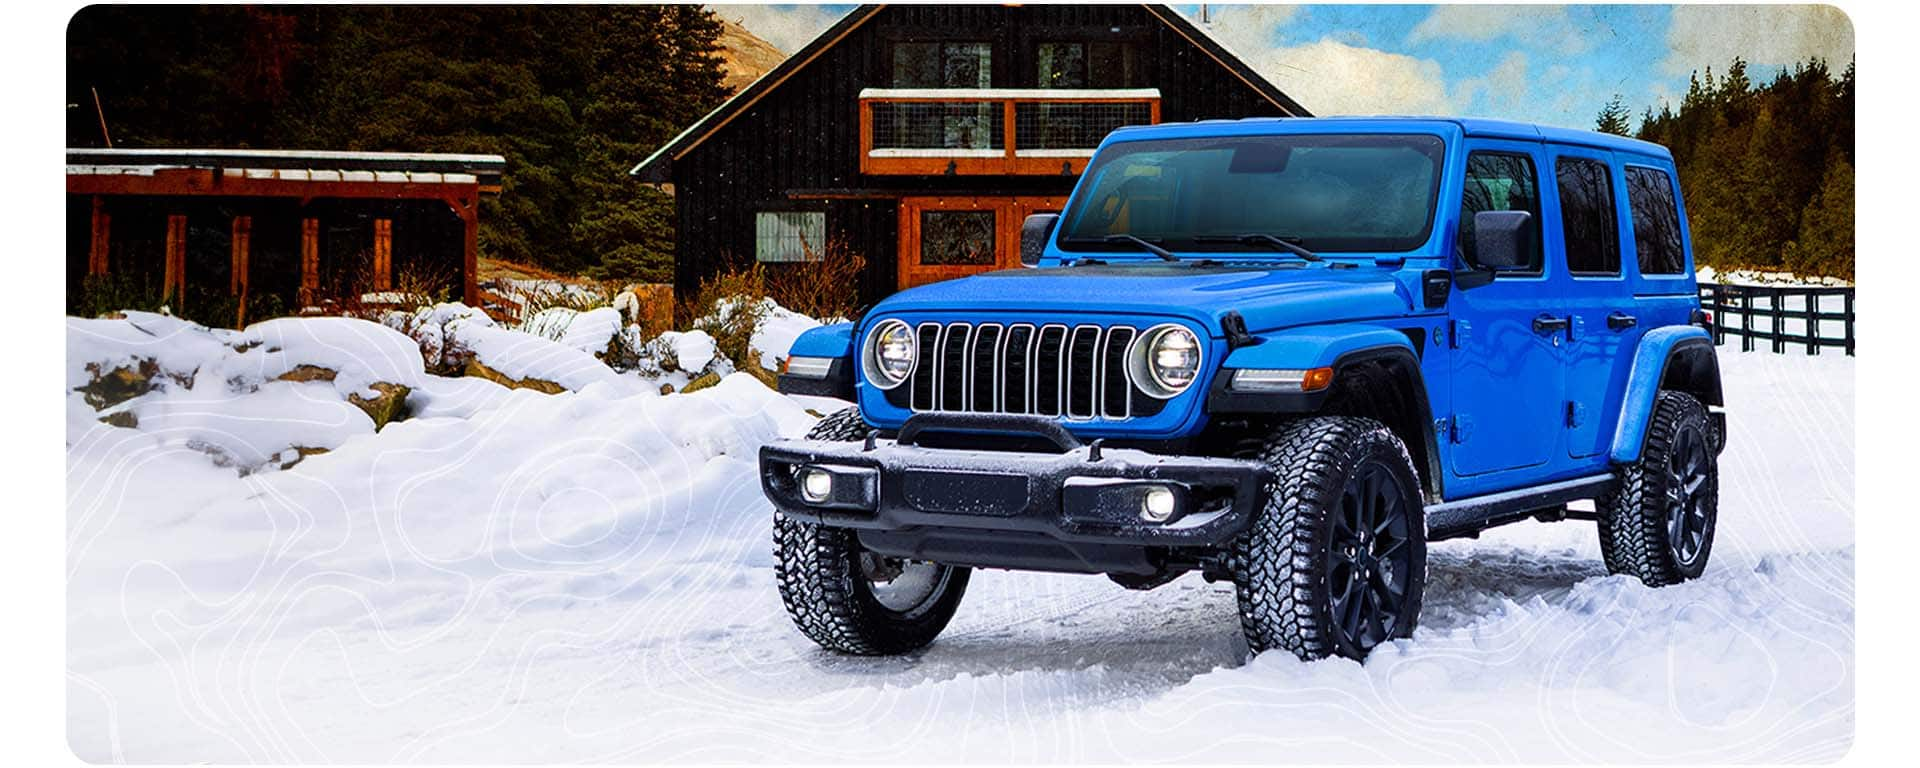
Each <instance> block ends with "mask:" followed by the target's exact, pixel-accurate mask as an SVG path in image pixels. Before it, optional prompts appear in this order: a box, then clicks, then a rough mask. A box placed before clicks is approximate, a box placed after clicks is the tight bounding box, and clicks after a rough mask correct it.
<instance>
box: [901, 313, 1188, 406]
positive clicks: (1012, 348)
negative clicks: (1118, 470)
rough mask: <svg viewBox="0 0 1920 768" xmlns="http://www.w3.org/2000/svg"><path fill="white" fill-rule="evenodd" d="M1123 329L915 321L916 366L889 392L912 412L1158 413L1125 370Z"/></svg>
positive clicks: (1129, 332)
mask: <svg viewBox="0 0 1920 768" xmlns="http://www.w3.org/2000/svg"><path fill="white" fill-rule="evenodd" d="M1139 335H1140V331H1139V330H1138V329H1136V328H1133V327H1131V326H1125V325H1112V326H1099V325H1065V324H1060V323H1047V324H1041V325H1035V324H1032V323H1014V324H1011V325H1009V324H1003V323H946V324H941V323H921V324H919V325H918V326H915V327H914V340H915V343H916V344H917V345H918V350H917V351H918V353H919V354H918V360H919V363H918V365H916V366H915V367H914V371H913V374H912V375H911V376H910V377H909V378H908V380H907V382H906V385H905V386H902V387H899V388H896V389H894V390H893V391H891V392H889V393H888V395H889V399H890V400H892V401H893V402H894V404H895V405H900V406H905V407H907V408H910V409H911V410H913V411H915V412H926V411H962V412H973V413H1021V414H1034V415H1040V416H1057V417H1062V418H1066V419H1070V420H1079V421H1089V420H1093V419H1127V418H1132V417H1135V416H1146V415H1151V414H1153V413H1157V412H1159V410H1160V408H1161V406H1162V404H1163V403H1162V401H1160V400H1156V399H1154V398H1151V397H1147V396H1146V395H1145V394H1144V393H1141V392H1139V391H1138V390H1137V389H1136V388H1135V387H1134V386H1133V381H1132V379H1131V377H1130V375H1129V374H1128V366H1127V350H1128V347H1129V346H1131V345H1132V344H1133V341H1134V339H1135V338H1138V337H1139Z"/></svg>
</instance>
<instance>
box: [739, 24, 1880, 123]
mask: <svg viewBox="0 0 1920 768" xmlns="http://www.w3.org/2000/svg"><path fill="white" fill-rule="evenodd" d="M712 7H713V8H714V10H716V11H718V12H720V13H721V15H723V16H726V17H728V18H731V19H734V20H736V21H741V22H742V23H743V24H744V25H745V26H746V27H747V29H749V30H751V31H753V32H754V33H755V34H757V35H759V36H761V37H764V38H766V39H767V40H768V41H769V42H772V43H773V44H774V45H776V46H778V47H780V48H781V49H782V50H785V51H792V50H795V49H797V48H798V47H800V46H801V45H804V44H805V43H806V41H807V40H808V39H811V38H812V37H813V36H814V35H816V34H818V33H819V32H820V31H821V30H824V29H825V28H826V27H827V26H828V25H830V24H832V23H833V21H834V20H835V19H837V18H838V17H839V16H840V15H841V14H844V13H845V12H846V11H847V10H848V9H850V8H851V7H852V6H846V5H818V6H808V5H763V6H712ZM1174 7H1175V8H1177V9H1179V10H1180V11H1181V12H1183V13H1186V14H1187V15H1188V16H1189V17H1192V18H1194V19H1196V20H1197V19H1198V18H1199V17H1200V8H1201V7H1200V6H1199V5H1197V4H1195V5H1184V4H1183V5H1176V6H1174ZM1208 16H1209V17H1210V18H1211V19H1212V23H1211V24H1210V25H1209V28H1210V29H1211V30H1212V31H1213V33H1214V35H1215V36H1216V37H1218V38H1220V39H1221V40H1222V41H1223V42H1225V43H1226V44H1227V45H1228V46H1229V47H1231V48H1232V49H1234V50H1235V51H1237V52H1238V53H1239V54H1240V55H1241V56H1242V57H1243V58H1245V59H1246V60H1247V61H1248V62H1249V63H1251V64H1252V65H1253V66H1254V68H1255V69H1258V70H1260V72H1261V73H1262V74H1265V75H1266V76H1267V78H1268V79H1269V80H1271V81H1273V83H1274V84H1275V85H1277V86H1279V87H1280V89H1281V90H1283V91H1286V92H1287V94H1288V95H1290V96H1293V97H1294V98H1295V99H1297V100H1299V101H1300V102H1301V103H1302V104H1304V105H1306V107H1307V108H1308V109H1310V110H1313V111H1314V112H1315V113H1316V114H1389V113H1415V114H1449V115H1476V116H1484V117H1504V118H1512V119H1519V120H1533V121H1539V122H1544V123H1553V124H1557V125H1565V126H1570V127H1577V128H1587V127H1591V126H1592V124H1593V119H1594V115H1595V114H1596V113H1597V112H1599V110H1600V108H1601V106H1602V105H1604V104H1605V103H1606V101H1607V99H1609V98H1611V97H1612V96H1613V94H1615V93H1618V94H1621V95H1622V96H1623V97H1624V98H1625V99H1626V101H1627V103H1628V105H1629V106H1630V107H1631V108H1632V109H1633V111H1634V113H1635V114H1636V115H1638V113H1639V112H1640V111H1641V110H1642V109H1644V108H1646V107H1648V106H1654V107H1655V108H1656V109H1658V106H1659V104H1661V103H1662V101H1663V100H1667V101H1675V102H1677V100H1678V98H1679V96H1680V95H1681V94H1684V93H1686V89H1687V77H1688V74H1689V73H1690V72H1692V71H1693V70H1695V69H1699V68H1703V67H1705V66H1708V65H1711V66H1713V67H1714V70H1715V71H1716V72H1718V71H1721V70H1722V69H1724V68H1725V66H1726V63H1727V62H1728V61H1729V60H1731V59H1732V58H1733V57H1734V56H1736V55H1738V56H1742V57H1744V58H1746V59H1747V61H1748V62H1749V63H1750V64H1751V65H1752V66H1753V67H1754V71H1756V72H1758V73H1762V74H1765V75H1770V74H1771V72H1772V71H1773V70H1774V69H1776V68H1778V67H1780V66H1787V65H1791V64H1792V63H1794V62H1795V61H1804V60H1805V59H1806V58H1807V57H1808V56H1810V55H1817V56H1822V57H1824V58H1826V59H1828V60H1829V63H1830V65H1831V66H1832V68H1833V69H1834V70H1835V71H1836V72H1837V71H1839V70H1841V69H1844V68H1845V67H1846V64H1847V62H1848V61H1849V60H1850V59H1851V58H1852V56H1853V27H1852V24H1851V22H1850V21H1848V20H1847V18H1846V16H1845V15H1844V14H1843V13H1841V12H1840V11H1838V10H1836V9H1834V8H1832V7H1829V6H1807V5H1797V6H1664V5H1640V6H1580V5H1575V6H1564V5H1531V6H1496V5H1479V6H1432V5H1299V6H1295V5H1212V4H1210V5H1209V6H1208ZM1757 76H1758V75H1757Z"/></svg>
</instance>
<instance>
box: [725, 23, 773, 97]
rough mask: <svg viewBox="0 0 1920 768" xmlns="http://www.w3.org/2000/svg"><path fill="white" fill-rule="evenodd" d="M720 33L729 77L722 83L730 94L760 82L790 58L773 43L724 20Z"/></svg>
mask: <svg viewBox="0 0 1920 768" xmlns="http://www.w3.org/2000/svg"><path fill="white" fill-rule="evenodd" d="M721 25H722V28H721V31H720V40H719V43H720V47H721V49H722V50H721V52H720V58H721V60H722V62H723V64H722V65H721V67H722V69H724V70H725V71H726V73H727V76H726V79H725V80H722V81H721V82H720V85H721V87H723V88H726V89H727V92H728V93H739V92H740V89H742V88H745V87H747V85H748V84H749V83H752V82H753V81H755V80H758V79H760V76H761V75H764V74H766V73H767V72H769V71H771V70H772V69H773V68H774V67H776V66H779V64H780V62H781V60H783V59H785V58H787V54H785V53H783V52H781V50H780V49H779V48H775V47H773V44H772V43H769V42H767V41H765V40H762V39H760V38H759V36H757V35H755V34H753V33H752V32H748V31H747V28H746V27H742V26H740V25H739V24H737V23H735V22H733V21H731V20H728V19H725V18H722V19H721Z"/></svg>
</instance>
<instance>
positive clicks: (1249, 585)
mask: <svg viewBox="0 0 1920 768" xmlns="http://www.w3.org/2000/svg"><path fill="white" fill-rule="evenodd" d="M1255 456H1256V457H1257V458H1258V459H1260V460H1261V461H1264V462H1266V464H1267V465H1268V466H1269V467H1270V468H1272V470H1273V472H1274V475H1275V480H1274V482H1273V483H1272V484H1271V485H1270V486H1269V487H1268V489H1267V494H1266V500H1265V503H1264V507H1263V508H1262V509H1261V510H1260V512H1259V514H1258V515H1257V516H1256V517H1255V518H1254V520H1253V524H1252V527H1251V528H1249V529H1248V531H1247V532H1246V533H1245V534H1243V535H1242V536H1241V537H1240V538H1239V539H1238V540H1237V541H1236V542H1235V544H1234V547H1233V552H1232V558H1231V563H1232V568H1233V580H1234V586H1235V592H1236V593H1237V595H1238V597H1239V604H1240V625H1241V629H1242V630H1243V631H1244V632H1245V634H1246V638H1247V645H1248V646H1249V647H1250V648H1251V650H1252V651H1253V652H1254V653H1259V652H1261V651H1265V650H1269V649H1274V648H1279V649H1284V650H1286V651H1288V652H1289V653H1292V654H1293V655H1295V656H1298V657H1300V658H1301V659H1303V660H1309V661H1310V660H1313V659H1319V658H1324V657H1327V656H1329V655H1340V656H1345V657H1347V658H1351V659H1363V658H1365V657H1366V654H1367V653H1368V651H1370V650H1372V648H1373V647H1374V646H1376V645H1378V644H1379V643H1380V642H1385V641H1387V640H1390V639H1392V638H1402V637H1409V636H1411V635H1412V634H1413V628H1414V625H1415V623H1416V622H1417V621H1418V620H1419V616H1420V603H1421V593H1422V591H1423V590H1424V589H1425V588H1426V578H1427V572H1426V563H1427V558H1426V516H1425V512H1424V507H1423V505H1422V502H1421V494H1420V482H1419V476H1418V475H1417V474H1416V473H1415V471H1414V467H1413V460H1412V459H1411V458H1409V457H1408V455H1407V449H1406V446H1405V445H1403V444H1402V443H1401V442H1400V439H1399V438H1398V437H1396V436H1395V435H1394V434H1393V432H1392V431H1391V430H1389V429H1387V428H1386V426H1385V425H1382V424H1381V423H1379V422H1377V421H1374V420H1372V419H1364V418H1354V417H1345V416H1320V417H1313V418H1307V419H1301V420H1298V421H1293V422H1289V423H1287V424H1285V425H1282V426H1281V427H1280V428H1278V429H1277V430H1275V432H1274V433H1273V434H1272V435H1271V436H1270V437H1268V438H1267V440H1266V441H1265V442H1264V443H1263V444H1262V445H1261V446H1260V448H1259V449H1258V451H1257V453H1256V455H1255ZM1357 478H1364V479H1371V480H1374V481H1377V482H1380V483H1383V485H1381V486H1380V487H1382V488H1385V489H1387V491H1397V492H1398V493H1397V499H1396V500H1394V502H1393V503H1395V504H1397V511H1387V512H1383V513H1382V516H1383V518H1395V517H1397V518H1398V519H1399V520H1400V521H1401V523H1402V525H1401V526H1400V529H1399V530H1400V533H1399V534H1398V536H1399V546H1400V547H1402V548H1403V549H1400V548H1396V549H1392V550H1391V551H1389V552H1386V553H1385V558H1386V559H1392V560H1393V561H1394V562H1395V563H1398V564H1397V565H1394V566H1392V567H1391V568H1390V569H1389V568H1379V569H1369V571H1368V572H1370V573H1376V574H1377V573H1381V572H1389V573H1391V574H1393V575H1389V576H1387V577H1386V578H1387V580H1388V581H1390V582H1397V583H1399V584H1400V585H1401V592H1400V594H1399V595H1398V596H1397V597H1393V598H1391V599H1389V598H1376V599H1377V600H1379V602H1380V604H1381V605H1384V606H1386V607H1384V608H1382V609H1381V611H1380V613H1382V614H1387V615H1390V619H1387V620H1383V621H1382V622H1381V624H1380V629H1379V631H1378V632H1377V633H1374V635H1373V636H1372V637H1371V638H1368V637H1362V638H1359V639H1358V640H1356V639H1355V638H1354V637H1351V636H1349V634H1348V633H1347V632H1345V631H1343V630H1342V628H1341V626H1342V621H1341V620H1338V619H1336V617H1335V616H1334V601H1335V597H1336V594H1335V593H1334V589H1335V588H1336V585H1335V584H1333V583H1332V581H1333V580H1334V579H1335V578H1344V583H1346V584H1348V585H1353V584H1357V582H1354V581H1352V579H1351V578H1349V577H1342V576H1341V575H1339V574H1337V573H1336V571H1340V570H1342V567H1339V566H1334V565H1330V560H1332V559H1337V558H1338V557H1339V554H1338V553H1337V552H1336V551H1335V549H1334V547H1335V546H1336V541H1335V536H1336V529H1346V528H1351V527H1352V526H1351V525H1350V524H1348V523H1343V522H1341V521H1342V520H1346V519H1349V518H1348V517H1347V516H1348V515H1349V514H1350V513H1349V512H1347V511H1345V508H1343V506H1342V504H1343V498H1344V497H1345V495H1346V494H1347V489H1348V487H1349V482H1350V481H1355V480H1356V479H1357ZM1375 495H1378V496H1380V497H1381V498H1385V497H1386V496H1389V495H1395V494H1392V493H1382V494H1375ZM1383 506H1384V505H1383ZM1336 517H1338V518H1340V519H1339V520H1336ZM1347 541H1349V542H1354V541H1355V540H1354V539H1352V538H1348V539H1347ZM1359 541H1360V542H1367V541H1368V540H1367V539H1365V538H1361V539H1359ZM1388 543H1389V542H1388V541H1387V539H1386V537H1385V536H1377V537H1376V538H1373V539H1372V540H1371V542H1370V544H1374V545H1388ZM1367 545H1368V544H1367V543H1362V544H1360V546H1367ZM1353 570H1355V569H1353V568H1351V567H1350V566H1349V567H1345V571H1346V572H1347V573H1349V574H1350V573H1351V572H1352V571H1353ZM1371 584H1372V582H1368V585H1369V586H1368V588H1371ZM1382 589H1385V587H1382ZM1341 594H1343V595H1346V594H1351V593H1347V592H1343V593H1341ZM1347 599H1357V598H1351V597H1350V598H1347ZM1395 600H1397V603H1395V602H1394V601H1395ZM1368 631H1371V630H1368Z"/></svg>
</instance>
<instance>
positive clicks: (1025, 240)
mask: <svg viewBox="0 0 1920 768" xmlns="http://www.w3.org/2000/svg"><path fill="white" fill-rule="evenodd" d="M1059 221H1060V214H1057V213H1036V214H1033V215H1031V216H1028V217H1027V220H1026V221H1025V222H1024V223H1022V224H1021V225H1020V263H1021V264H1022V265H1024V266H1029V267H1031V266H1034V265H1037V264H1039V263H1040V254H1042V253H1045V252H1046V250H1047V239H1048V238H1051V237H1053V225H1054V224H1055V223H1058V222H1059Z"/></svg>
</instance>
